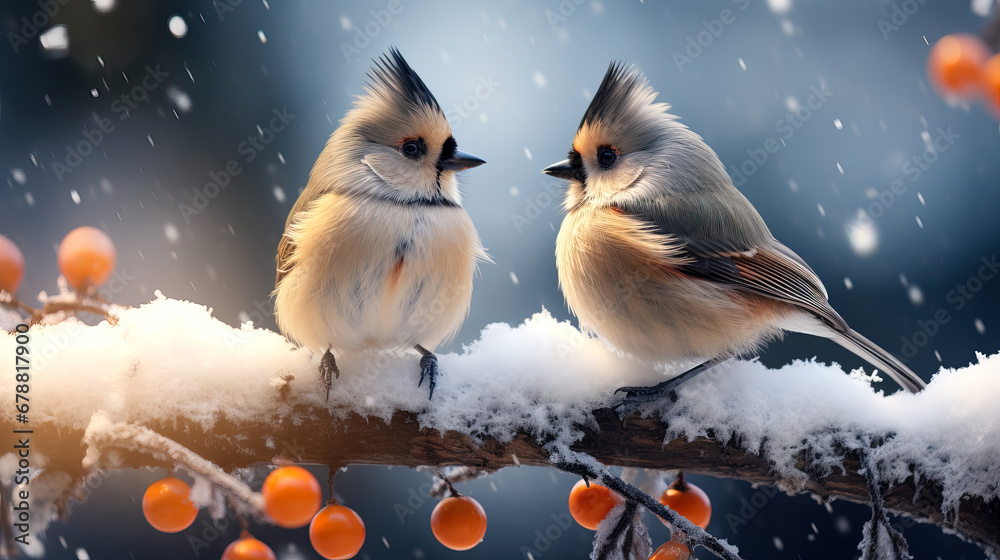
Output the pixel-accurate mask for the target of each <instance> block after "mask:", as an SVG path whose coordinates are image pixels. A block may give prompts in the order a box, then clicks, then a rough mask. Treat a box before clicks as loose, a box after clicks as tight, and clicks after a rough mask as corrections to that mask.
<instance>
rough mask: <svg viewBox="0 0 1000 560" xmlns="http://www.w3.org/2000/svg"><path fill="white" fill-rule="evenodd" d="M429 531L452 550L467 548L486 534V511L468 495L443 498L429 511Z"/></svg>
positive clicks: (474, 544) (481, 539)
mask: <svg viewBox="0 0 1000 560" xmlns="http://www.w3.org/2000/svg"><path fill="white" fill-rule="evenodd" d="M431 532H433V533H434V536H435V537H437V540H438V541H439V542H440V543H441V544H443V545H445V546H447V547H448V548H450V549H452V550H469V549H470V548H472V547H474V546H476V545H477V544H479V543H480V542H482V541H483V537H484V536H485V535H486V511H485V510H483V506H481V505H479V502H477V501H476V500H473V499H472V498H470V497H468V496H452V497H450V498H445V499H443V500H441V501H440V502H439V503H438V505H436V506H434V511H432V512H431Z"/></svg>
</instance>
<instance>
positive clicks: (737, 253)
mask: <svg viewBox="0 0 1000 560" xmlns="http://www.w3.org/2000/svg"><path fill="white" fill-rule="evenodd" d="M704 200H705V198H703V202H702V205H701V206H695V205H693V204H690V203H685V202H683V201H682V202H680V203H665V202H653V203H649V202H642V203H624V204H622V203H619V204H616V205H615V206H616V207H617V208H618V209H619V210H620V211H622V212H623V213H625V214H627V215H630V216H631V217H632V218H633V219H636V220H638V221H640V223H641V224H642V225H643V226H644V227H645V228H646V229H647V230H648V231H650V232H653V233H656V234H658V235H661V236H663V239H664V240H665V242H667V243H669V244H670V245H672V250H675V251H676V250H680V251H681V253H680V254H677V253H675V255H676V256H677V257H678V258H676V260H674V259H672V260H671V266H672V267H674V268H676V269H678V270H679V271H680V272H682V273H684V274H688V275H691V276H697V277H699V278H703V279H705V280H708V281H711V282H717V283H721V284H728V285H731V286H733V287H737V288H740V289H743V290H746V291H749V292H752V293H755V294H759V295H763V296H766V297H769V298H772V299H775V300H778V301H783V302H786V303H790V304H793V305H796V306H798V307H801V308H803V309H805V310H808V311H810V312H812V313H814V314H815V315H817V316H818V317H820V318H821V319H822V320H823V321H824V322H826V323H827V324H829V325H830V326H831V327H833V328H834V329H836V330H837V331H840V332H846V331H847V329H848V327H847V323H846V322H844V319H843V318H841V317H840V315H838V314H837V312H836V311H834V310H833V308H832V307H830V304H829V303H827V292H826V289H825V288H824V287H823V283H822V282H821V281H820V279H819V278H818V277H817V276H816V273H815V272H813V270H812V269H811V268H809V265H807V264H806V263H805V261H803V260H802V258H801V257H799V256H798V255H796V254H795V253H794V252H793V251H792V250H791V249H789V248H788V247H786V246H784V245H782V244H781V243H780V242H778V241H777V240H775V239H774V237H772V236H771V234H770V232H769V231H768V230H767V227H766V226H765V225H764V222H763V220H761V218H760V216H759V215H758V214H757V213H756V211H755V210H753V207H752V206H750V203H749V202H748V201H746V199H743V201H746V205H745V206H744V205H742V204H736V205H732V204H730V205H723V204H714V203H713V199H712V198H707V202H704ZM730 202H731V201H730ZM733 207H735V209H734V210H729V209H730V208H733ZM734 222H735V223H739V224H741V225H742V227H735V226H734V225H733V224H734ZM682 224H689V225H687V226H685V225H682ZM713 226H714V227H713ZM696 228H698V229H696Z"/></svg>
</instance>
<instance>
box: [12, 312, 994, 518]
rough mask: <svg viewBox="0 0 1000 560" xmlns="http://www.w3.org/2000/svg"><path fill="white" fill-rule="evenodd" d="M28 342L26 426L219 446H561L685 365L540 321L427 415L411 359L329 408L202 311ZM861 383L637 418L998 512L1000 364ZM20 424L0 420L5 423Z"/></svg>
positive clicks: (336, 387)
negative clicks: (379, 423) (301, 427)
mask: <svg viewBox="0 0 1000 560" xmlns="http://www.w3.org/2000/svg"><path fill="white" fill-rule="evenodd" d="M29 334H30V338H31V341H30V343H29V347H30V349H31V357H32V364H31V373H32V376H31V392H30V394H31V400H32V410H31V421H32V422H51V423H53V424H55V425H56V426H60V427H62V426H65V427H67V428H72V429H79V430H82V429H85V428H86V427H87V425H88V423H89V422H90V420H91V417H92V416H93V414H94V412H96V411H98V410H103V411H105V412H106V413H107V414H108V416H109V417H110V418H112V419H113V420H114V421H116V422H135V423H139V424H143V425H155V424H157V423H163V422H167V423H170V422H176V421H177V420H178V419H182V418H183V419H186V420H188V421H193V422H197V423H198V424H199V425H200V426H201V427H202V428H203V429H205V430H211V429H212V428H213V426H214V425H215V424H216V423H218V422H220V421H222V420H226V421H228V422H235V423H240V422H257V423H259V422H261V421H266V420H267V419H270V418H279V417H282V416H287V415H289V414H291V413H292V410H293V407H296V406H299V407H301V406H303V405H305V406H314V407H324V406H330V407H331V408H333V409H334V410H336V411H338V412H343V413H345V414H346V412H347V411H354V412H357V413H359V414H362V415H367V416H374V417H379V418H383V419H386V420H388V419H389V418H390V417H391V416H392V415H393V413H394V412H396V411H400V410H401V411H409V412H413V413H415V414H416V415H417V418H418V421H419V422H420V424H421V425H422V426H424V427H427V428H431V429H436V430H441V431H445V430H457V431H459V432H463V433H466V434H469V435H471V436H472V437H474V438H475V437H484V436H487V435H488V436H490V437H494V438H497V439H500V440H508V439H510V438H512V437H513V436H514V435H515V434H516V433H517V432H518V431H523V432H526V433H529V434H532V435H534V436H535V437H538V438H544V439H546V440H547V441H557V442H559V443H560V444H565V445H569V444H571V443H573V442H574V441H575V440H576V439H578V438H579V437H580V431H579V426H580V425H587V424H588V423H591V422H592V421H593V418H592V416H591V414H590V412H591V411H592V410H594V409H596V408H600V407H604V406H608V404H609V403H614V402H617V401H616V400H615V397H614V396H613V392H614V390H615V389H616V388H618V387H620V386H623V385H650V384H653V383H656V382H658V381H662V380H663V379H664V378H665V375H668V374H670V373H672V372H676V371H682V370H683V369H686V367H689V366H690V365H693V364H682V365H679V364H669V365H666V366H662V367H660V368H655V367H652V366H649V365H646V364H642V363H640V362H637V361H634V360H631V359H627V358H624V357H622V356H620V355H618V354H616V353H615V352H614V351H612V350H611V349H609V348H608V347H607V346H606V345H605V344H604V343H602V342H601V341H599V340H596V339H592V338H589V337H587V336H585V335H583V334H581V333H580V331H579V330H577V329H576V328H575V327H574V326H572V325H571V324H569V323H567V322H558V321H556V320H555V319H554V318H552V317H551V316H550V315H549V314H548V313H546V312H544V311H543V312H541V313H538V314H536V315H534V316H533V317H531V318H529V319H527V320H526V321H525V322H524V323H523V324H521V325H519V326H516V327H512V326H509V325H505V324H493V325H490V326H488V327H486V328H485V329H484V330H483V332H482V334H481V336H480V339H479V340H478V341H476V342H474V343H473V344H471V345H469V346H467V347H466V348H464V350H463V351H462V352H461V353H452V354H443V355H441V356H440V357H439V358H440V367H441V376H440V378H439V379H438V386H437V389H436V391H435V394H434V400H433V401H428V399H427V388H426V385H425V386H424V387H422V388H420V389H418V388H417V387H416V385H417V380H418V378H419V366H418V361H419V356H418V355H417V354H416V353H415V352H412V353H401V354H394V353H371V354H364V355H355V356H350V355H344V356H337V360H338V364H339V366H340V370H341V372H342V374H341V377H340V378H339V379H337V380H335V381H334V383H333V391H332V393H331V396H330V400H329V403H327V401H326V400H325V395H324V390H323V385H322V382H321V380H320V378H319V374H318V372H317V368H318V363H319V357H318V356H315V355H313V354H312V353H311V352H310V351H308V350H305V349H298V348H295V347H294V346H293V345H292V344H290V343H289V342H287V341H286V340H285V339H284V338H283V337H282V336H281V335H280V334H277V333H274V332H271V331H267V330H262V329H255V328H253V326H252V325H251V324H244V325H243V326H241V327H240V328H234V327H231V326H229V325H226V324H225V323H222V322H221V321H218V320H216V319H214V318H213V317H212V314H211V309H208V308H206V307H204V306H202V305H198V304H194V303H190V302H183V301H178V300H172V299H167V298H164V297H162V296H160V295H158V299H156V300H154V301H153V302H151V303H149V304H146V305H143V306H141V307H138V308H134V309H128V310H125V311H123V312H122V313H121V315H120V317H119V320H118V322H117V324H116V325H110V324H108V323H107V322H104V323H101V324H99V325H97V326H85V325H83V324H81V323H78V322H75V321H73V320H70V321H65V322H62V323H59V324H56V325H46V326H36V327H33V328H32V329H31V331H30V333H29ZM15 346H16V343H15V339H14V336H13V335H2V334H0V355H3V356H12V355H13V354H14V347H15ZM2 363H3V364H4V365H3V366H2V372H0V373H2V375H0V393H2V394H8V395H10V394H13V391H14V375H13V374H14V371H13V365H14V364H13V360H4V361H3V362H2ZM869 381H870V379H869V378H867V377H865V376H864V375H861V374H860V372H856V373H855V374H854V375H848V374H847V373H845V372H844V371H843V370H842V369H841V368H840V367H839V366H837V365H825V364H821V363H817V362H815V361H809V362H801V361H797V362H795V363H792V364H790V365H787V366H784V367H782V368H780V369H777V370H771V369H768V368H766V367H764V366H763V365H762V364H760V363H759V362H756V361H738V360H734V361H730V362H727V363H725V364H722V365H720V366H718V367H716V368H714V369H713V370H711V371H709V372H707V373H705V374H703V375H701V376H699V377H698V378H696V379H695V380H693V381H691V382H689V383H687V384H685V385H684V386H682V387H681V389H680V391H679V394H680V397H681V398H680V401H679V402H678V403H676V404H675V405H673V406H667V405H659V406H658V407H652V408H650V409H648V410H647V411H646V412H647V413H651V414H656V415H658V416H660V417H661V418H662V419H663V420H664V421H666V422H667V423H668V425H669V426H670V430H669V432H668V433H667V438H668V439H673V438H678V437H687V438H694V437H698V436H707V435H708V434H712V437H714V438H716V439H718V440H720V441H723V442H730V441H735V442H736V444H737V445H740V446H741V447H744V448H746V449H748V450H750V451H752V452H759V453H761V454H763V456H764V457H766V458H767V459H768V460H770V461H771V462H772V463H773V464H774V468H775V470H776V471H777V472H778V473H780V474H781V475H782V476H783V477H784V478H785V481H786V484H790V485H794V484H796V482H797V481H801V480H803V479H804V475H803V473H802V472H800V471H799V470H798V469H797V467H796V461H797V459H798V457H800V456H801V452H802V451H807V452H808V455H809V456H810V457H814V461H815V464H813V465H811V467H812V468H816V467H819V468H822V469H826V470H827V471H832V470H835V469H838V468H839V466H840V461H841V458H842V456H843V452H844V450H845V449H851V448H856V447H859V446H862V445H867V444H868V441H869V440H870V439H871V438H879V440H880V441H879V442H880V443H881V446H880V447H878V448H876V449H874V450H873V451H872V453H873V459H874V460H875V462H876V464H878V465H879V467H880V471H881V472H880V475H881V477H882V480H883V481H886V482H888V481H893V480H895V481H900V480H903V479H905V478H907V477H908V476H910V475H911V474H913V473H916V474H917V476H918V477H926V478H932V479H935V480H938V481H941V482H943V483H944V484H945V487H944V500H945V506H946V507H954V506H955V505H957V504H958V501H959V499H960V497H961V496H962V495H963V494H969V495H975V496H982V497H983V498H985V499H986V500H991V499H993V498H996V497H997V496H998V491H1000V490H998V487H1000V467H998V465H1000V407H997V406H996V403H997V402H1000V355H997V356H992V357H986V356H979V363H978V364H975V365H970V366H969V367H967V368H960V369H955V370H942V371H941V372H940V373H938V374H937V375H936V376H935V378H934V379H933V381H932V382H931V384H930V385H929V386H928V388H927V389H926V390H924V391H923V392H921V393H920V394H917V395H911V394H908V393H905V392H902V391H900V392H897V393H895V394H893V395H890V396H885V395H883V394H882V393H881V392H877V391H875V390H874V389H873V388H872V387H871V385H870V382H869ZM13 414H14V411H13V407H4V408H3V409H2V411H0V419H2V421H3V422H5V423H7V422H10V423H13V421H14V415H13ZM8 419H9V420H8ZM859 435H860V436H861V438H860V439H859Z"/></svg>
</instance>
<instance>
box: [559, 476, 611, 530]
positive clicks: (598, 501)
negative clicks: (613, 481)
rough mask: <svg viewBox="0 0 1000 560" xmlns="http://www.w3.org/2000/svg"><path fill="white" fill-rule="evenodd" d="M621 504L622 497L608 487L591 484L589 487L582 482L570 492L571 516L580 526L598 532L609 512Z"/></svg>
mask: <svg viewBox="0 0 1000 560" xmlns="http://www.w3.org/2000/svg"><path fill="white" fill-rule="evenodd" d="M621 502H622V499H621V497H620V496H619V495H618V494H615V493H614V492H612V491H611V489H609V488H608V487H607V486H601V485H600V484H596V483H593V482H591V483H590V486H589V487H588V486H587V483H586V482H584V481H583V480H581V481H579V482H577V483H576V484H575V485H574V486H573V489H572V490H570V491H569V514H570V515H572V516H573V519H575V520H576V522H577V523H579V524H580V525H582V526H584V527H586V528H587V529H590V530H591V531H596V530H597V526H598V525H599V524H600V523H601V521H602V520H604V518H605V517H607V516H608V512H610V511H611V510H612V508H614V507H615V506H617V505H618V504H620V503H621Z"/></svg>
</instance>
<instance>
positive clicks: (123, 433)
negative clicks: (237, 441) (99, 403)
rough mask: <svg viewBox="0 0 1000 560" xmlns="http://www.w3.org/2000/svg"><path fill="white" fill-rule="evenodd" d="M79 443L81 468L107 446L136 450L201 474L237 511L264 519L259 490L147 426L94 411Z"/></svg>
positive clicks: (90, 464)
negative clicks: (81, 446) (83, 451)
mask: <svg viewBox="0 0 1000 560" xmlns="http://www.w3.org/2000/svg"><path fill="white" fill-rule="evenodd" d="M83 442H84V443H85V444H86V445H87V455H86V457H84V460H83V466H84V468H97V467H98V464H99V461H100V455H101V450H102V449H105V448H107V447H120V448H124V449H127V450H130V451H138V452H140V453H145V454H148V455H150V456H152V457H154V458H157V459H160V460H163V461H168V462H172V463H173V464H176V465H178V466H180V467H183V468H184V469H185V470H187V471H189V472H191V473H192V474H197V475H200V476H202V477H204V478H205V479H206V480H208V481H209V482H210V483H212V485H213V486H214V487H216V488H218V489H219V490H221V491H222V493H223V494H225V495H226V496H227V497H228V498H230V499H231V500H232V501H233V503H234V505H236V504H242V507H237V508H235V509H236V510H237V513H248V514H250V515H253V516H254V517H255V518H257V519H261V520H264V519H267V514H265V513H264V498H263V497H262V496H261V495H260V494H259V493H257V492H254V491H253V490H251V489H250V487H249V486H247V485H246V484H244V483H243V482H241V481H239V480H237V479H236V478H235V477H233V476H231V475H229V474H228V473H226V472H225V471H223V470H222V469H220V468H219V467H217V466H216V465H214V464H213V463H211V462H210V461H207V460H205V459H203V458H202V457H201V456H199V455H198V454H197V453H195V452H194V451H191V450H190V449H188V448H186V447H184V446H183V445H181V444H179V443H177V442H176V441H174V440H172V439H169V438H167V437H164V436H162V435H160V434H158V433H156V432H154V431H153V430H150V429H149V428H145V427H143V426H137V425H135V424H127V423H124V422H113V421H112V420H111V419H110V418H108V416H107V415H106V414H105V413H104V412H97V413H95V414H94V416H93V417H92V418H91V419H90V425H89V426H88V427H87V431H86V433H85V434H84V436H83Z"/></svg>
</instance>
